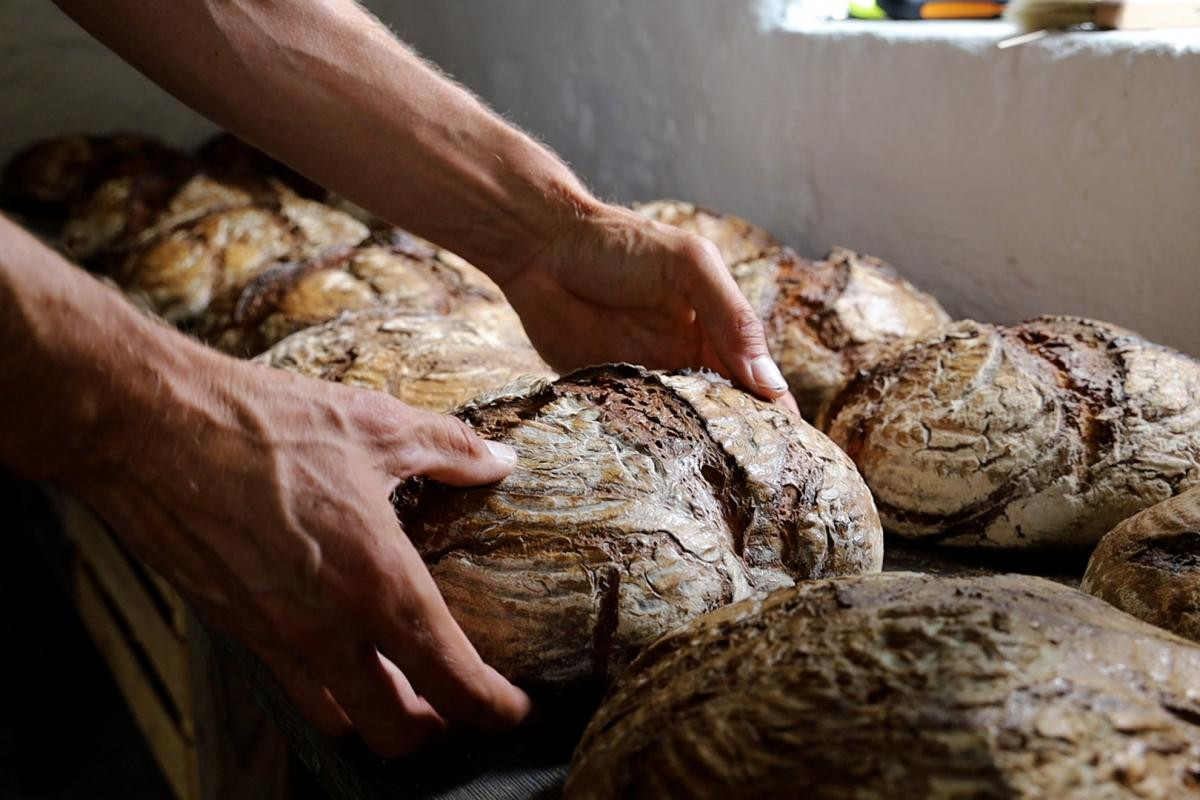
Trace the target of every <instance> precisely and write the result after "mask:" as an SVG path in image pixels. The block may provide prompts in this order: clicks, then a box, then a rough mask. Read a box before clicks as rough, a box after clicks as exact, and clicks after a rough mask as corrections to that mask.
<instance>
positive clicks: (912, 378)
mask: <svg viewBox="0 0 1200 800" xmlns="http://www.w3.org/2000/svg"><path fill="white" fill-rule="evenodd" d="M820 426H821V427H822V428H823V429H824V430H825V431H826V432H828V433H829V435H830V437H831V438H832V439H833V440H834V441H835V442H837V443H838V444H839V445H840V446H841V447H842V448H843V449H844V450H845V451H846V452H847V453H848V454H849V455H850V457H851V458H853V459H854V461H855V463H856V464H858V468H859V469H860V470H861V471H862V474H863V476H864V477H865V478H866V480H867V484H868V485H869V486H870V487H871V491H872V493H873V494H874V495H875V500H876V502H877V503H878V505H879V513H880V516H881V517H882V519H883V524H884V527H885V528H886V529H887V530H889V531H891V532H895V533H898V534H901V535H904V536H911V537H920V538H924V539H927V540H929V541H937V542H943V543H946V544H951V545H966V546H974V545H988V546H998V547H1012V548H1023V547H1039V546H1048V547H1064V548H1074V547H1087V546H1091V545H1094V544H1095V543H1096V542H1097V541H1099V539H1100V537H1101V536H1103V535H1104V534H1105V533H1106V532H1107V531H1109V530H1110V529H1111V528H1112V527H1113V526H1114V525H1116V523H1118V522H1120V521H1121V520H1123V519H1125V518H1126V517H1128V516H1130V515H1132V514H1134V513H1136V512H1138V511H1140V510H1142V509H1144V508H1147V507H1149V506H1151V505H1153V504H1154V503H1157V502H1159V501H1161V500H1165V499H1166V498H1168V497H1171V496H1172V495H1174V494H1176V493H1177V492H1178V491H1179V490H1181V489H1184V488H1187V487H1189V486H1190V485H1193V484H1197V483H1198V482H1200V363H1197V362H1196V361H1195V360H1194V359H1192V358H1189V357H1187V356H1184V355H1182V354H1180V353H1177V352H1175V351H1173V350H1169V349H1167V348H1165V347H1161V346H1158V345H1155V344H1152V343H1150V342H1148V341H1146V340H1145V339H1142V338H1141V337H1139V336H1137V335H1135V334H1132V333H1130V332H1129V331H1126V330H1123V329H1121V328H1117V327H1115V326H1113V325H1109V324H1106V323H1103V322H1095V321H1091V320H1085V319H1078V318H1070V317H1041V318H1038V319H1034V320H1031V321H1028V322H1025V323H1023V324H1021V325H1018V326H1015V327H1010V328H1004V327H998V326H994V325H985V324H982V323H978V322H971V321H964V322H960V323H956V324H954V325H953V326H951V327H949V328H946V329H944V330H943V331H942V332H941V333H939V334H937V335H935V336H932V337H929V338H928V339H926V340H924V341H922V342H921V343H919V344H917V345H915V346H913V347H911V348H909V349H906V350H904V351H903V352H899V353H895V354H893V355H892V356H890V357H888V358H886V359H883V360H881V361H879V362H878V363H876V364H875V365H874V366H873V367H871V368H870V369H869V370H866V371H865V372H863V373H862V374H860V375H859V376H857V377H856V378H854V379H853V380H851V381H850V383H849V384H847V386H846V387H845V388H844V389H843V390H842V391H841V392H840V393H839V394H838V395H837V396H836V397H835V398H834V399H833V400H832V401H831V402H830V404H829V405H828V406H827V407H826V409H825V411H824V412H823V414H822V417H821V420H820Z"/></svg>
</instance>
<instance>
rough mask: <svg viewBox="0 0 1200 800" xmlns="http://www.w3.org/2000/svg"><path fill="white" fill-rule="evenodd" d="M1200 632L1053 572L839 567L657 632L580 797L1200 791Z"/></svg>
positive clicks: (1089, 796) (571, 781) (589, 761)
mask: <svg viewBox="0 0 1200 800" xmlns="http://www.w3.org/2000/svg"><path fill="white" fill-rule="evenodd" d="M1197 675H1200V648H1197V647H1196V646H1194V645H1192V644H1191V643H1189V642H1186V641H1184V640H1182V639H1179V638H1178V637H1175V636H1172V635H1170V634H1168V633H1165V632H1163V631H1159V630H1158V629H1156V628H1153V627H1151V626H1149V625H1146V624H1144V623H1142V622H1139V621H1138V620H1135V619H1133V618H1132V617H1129V616H1127V615H1125V614H1122V613H1120V612H1118V611H1116V610H1115V609H1113V608H1112V607H1110V606H1108V605H1106V604H1104V603H1102V602H1100V601H1098V600H1097V599H1096V598H1093V597H1089V596H1088V595H1086V594H1083V593H1082V592H1079V591H1076V590H1074V589H1069V588H1067V587H1063V586H1059V585H1057V584H1054V583H1051V582H1049V581H1045V580H1042V579H1040V578H1033V577H1027V576H1018V575H999V576H992V577H979V578H936V577H931V576H925V575H915V574H911V573H885V574H883V575H869V576H858V577H850V578H835V579H832V580H826V581H814V582H809V583H803V584H799V585H797V586H796V587H795V588H793V589H784V590H780V591H778V592H776V593H774V594H773V595H771V596H770V597H768V598H767V599H766V600H762V601H747V602H745V603H740V604H738V605H735V606H730V607H728V608H724V609H721V610H719V611H715V612H713V613H711V614H708V615H706V616H704V617H701V618H699V619H696V620H693V621H692V622H691V623H689V624H687V625H685V626H684V627H682V628H680V629H678V630H676V631H675V632H673V633H671V634H669V635H668V636H666V637H664V638H663V639H661V640H659V641H658V642H656V643H655V644H654V645H652V646H651V647H649V648H648V649H647V650H646V651H645V652H644V653H643V654H642V656H641V657H640V658H638V660H637V661H636V662H635V663H634V664H633V666H632V667H631V668H630V669H629V670H628V672H627V674H626V675H625V676H624V678H623V679H622V680H621V682H620V683H619V684H618V685H617V686H616V687H615V688H614V690H613V691H612V692H611V693H610V695H609V697H608V698H607V700H606V701H605V702H604V704H603V705H602V706H601V708H600V710H599V711H598V712H597V714H596V715H595V717H593V719H592V721H591V723H590V725H589V726H588V729H587V731H586V732H585V734H584V736H583V740H582V741H581V742H580V744H579V747H578V749H577V750H576V752H575V756H574V759H573V763H572V769H571V773H570V776H569V777H568V780H567V784H566V788H565V791H564V797H565V798H566V800H600V799H603V800H616V798H621V799H622V800H625V799H627V798H660V797H671V798H728V797H812V798H828V799H829V800H835V799H836V800H843V799H844V798H861V800H874V799H875V798H945V799H946V800H950V799H951V798H996V800H1001V799H1007V798H1015V797H1022V798H1056V800H1103V799H1104V798H1114V799H1115V798H1127V797H1137V798H1158V799H1159V800H1169V799H1171V798H1183V797H1194V796H1196V795H1197V794H1198V793H1200V695H1198V694H1197V692H1196V676H1197Z"/></svg>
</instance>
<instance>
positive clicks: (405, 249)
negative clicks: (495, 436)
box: [193, 229, 515, 357]
mask: <svg viewBox="0 0 1200 800" xmlns="http://www.w3.org/2000/svg"><path fill="white" fill-rule="evenodd" d="M373 238H374V239H375V241H373V242H372V243H369V244H365V245H362V246H359V247H340V248H332V249H330V250H327V251H325V252H324V253H321V254H320V255H318V256H316V257H314V258H310V259H307V260H305V261H292V262H283V263H280V264H276V265H274V266H272V267H270V268H268V269H266V270H265V271H264V272H262V273H260V274H259V275H257V276H256V277H255V278H254V279H252V280H251V281H250V282H249V283H248V284H246V285H245V286H237V287H235V288H234V289H233V290H232V291H228V292H226V293H225V294H224V295H222V296H220V297H217V298H216V299H214V300H213V301H212V302H211V303H209V305H208V307H207V308H206V309H205V311H204V313H203V314H201V316H200V319H199V321H198V323H197V325H196V326H195V329H194V331H193V332H194V333H196V335H198V336H199V337H200V338H201V339H204V340H205V341H207V342H209V343H211V344H213V345H214V346H216V347H217V348H219V349H221V350H224V351H226V352H228V353H232V354H234V355H239V356H247V355H254V354H257V353H261V352H262V351H263V350H265V349H267V348H268V347H270V346H271V345H273V344H275V343H276V342H278V341H279V340H281V339H283V338H284V337H285V336H289V335H290V334H292V333H295V332H296V331H299V330H302V329H304V328H307V327H310V326H312V325H317V324H320V323H322V322H325V321H327V320H330V319H332V318H333V317H336V316H337V315H338V314H339V313H340V312H342V311H353V310H359V309H367V308H391V309H395V310H397V311H402V312H405V313H424V314H445V313H449V312H451V311H455V310H460V309H463V308H464V307H465V306H469V305H473V304H476V303H486V304H494V305H505V303H506V301H505V300H504V296H503V295H502V294H501V293H500V290H499V289H498V288H497V287H496V286H495V284H494V283H492V282H491V280H490V279H488V278H487V276H485V275H484V274H483V273H481V272H479V270H477V269H475V268H474V267H472V266H471V265H470V264H467V263H466V262H464V261H462V260H461V259H459V260H456V261H451V260H448V259H446V258H444V256H443V254H444V253H445V251H440V250H438V249H437V248H436V247H434V246H433V245H431V244H429V243H428V242H425V241H423V240H421V239H418V238H417V237H415V236H411V235H409V234H407V233H405V232H403V231H400V230H398V229H392V230H389V231H387V232H381V233H380V234H378V235H377V236H376V237H373ZM513 313H514V314H515V312H513ZM485 357H486V356H485Z"/></svg>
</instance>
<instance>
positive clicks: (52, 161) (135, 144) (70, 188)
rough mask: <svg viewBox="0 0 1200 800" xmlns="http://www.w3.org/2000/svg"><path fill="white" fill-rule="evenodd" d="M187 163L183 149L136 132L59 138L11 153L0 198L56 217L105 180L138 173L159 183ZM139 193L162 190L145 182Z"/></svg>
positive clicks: (178, 173)
mask: <svg viewBox="0 0 1200 800" xmlns="http://www.w3.org/2000/svg"><path fill="white" fill-rule="evenodd" d="M191 163H192V162H191V159H190V158H189V157H188V156H187V155H186V154H184V153H183V152H181V151H179V150H175V149H173V148H171V147H168V146H167V145H165V144H163V143H162V142H160V141H158V140H157V139H152V138H150V137H147V136H142V135H139V134H134V133H114V134H109V135H106V136H83V135H72V136H61V137H57V138H53V139H46V140H44V141H40V142H35V143H34V144H32V145H30V146H29V147H27V148H25V149H24V150H22V151H21V152H19V153H17V155H15V156H13V158H12V159H11V160H9V162H8V164H7V165H6V167H5V170H4V177H3V183H2V187H0V197H2V198H3V202H4V205H5V207H6V208H10V209H13V210H16V211H22V212H32V213H38V214H46V215H53V216H60V217H62V216H65V215H66V213H67V212H68V211H69V210H70V208H71V207H72V206H73V205H74V204H76V203H79V202H81V201H82V200H83V199H84V198H85V197H86V196H87V195H88V194H89V193H90V192H92V191H93V190H94V189H95V188H96V187H97V186H99V185H101V184H102V183H104V182H105V181H108V180H110V179H115V178H121V177H125V176H130V175H141V176H145V180H146V181H147V183H148V184H158V183H165V182H168V181H173V180H175V179H176V178H177V177H179V176H182V175H184V174H185V173H186V172H187V171H188V170H190V169H191V168H192V167H191ZM143 191H145V192H146V193H148V194H152V193H153V192H154V191H159V192H161V191H162V190H161V189H157V187H156V186H151V185H148V186H147V187H145V189H144V190H143Z"/></svg>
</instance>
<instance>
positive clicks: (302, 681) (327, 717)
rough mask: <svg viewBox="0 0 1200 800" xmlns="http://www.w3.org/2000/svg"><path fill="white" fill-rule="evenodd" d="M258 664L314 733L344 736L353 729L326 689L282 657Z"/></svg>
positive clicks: (300, 668)
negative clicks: (294, 706) (267, 670)
mask: <svg viewBox="0 0 1200 800" xmlns="http://www.w3.org/2000/svg"><path fill="white" fill-rule="evenodd" d="M262 661H263V664H264V665H265V666H266V667H267V669H269V670H270V671H271V674H272V675H274V676H275V680H276V681H277V682H278V683H279V686H280V688H282V689H283V691H284V693H286V694H287V696H288V697H290V698H291V699H292V702H293V703H295V705H296V708H297V709H298V710H299V711H300V713H301V714H303V715H304V718H305V719H307V720H308V721H309V723H310V724H312V726H313V728H314V729H315V730H316V731H317V733H320V734H322V735H323V736H344V735H346V734H347V733H350V731H352V730H354V725H353V724H352V723H351V722H350V718H349V717H348V716H346V712H345V711H344V710H342V707H341V706H339V705H338V704H337V701H336V700H334V699H333V695H332V694H330V692H329V689H328V688H326V687H325V686H323V685H321V683H319V682H318V681H316V680H314V679H313V677H312V676H311V675H310V674H309V673H308V672H307V671H306V670H305V669H303V668H302V667H300V666H299V665H298V664H296V663H295V662H294V661H292V660H291V659H290V658H287V657H285V656H268V657H263V658H262Z"/></svg>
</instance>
